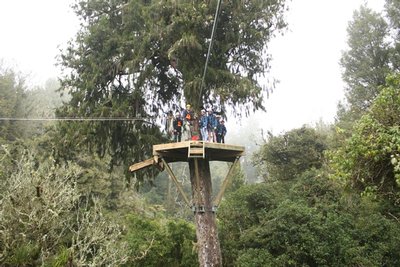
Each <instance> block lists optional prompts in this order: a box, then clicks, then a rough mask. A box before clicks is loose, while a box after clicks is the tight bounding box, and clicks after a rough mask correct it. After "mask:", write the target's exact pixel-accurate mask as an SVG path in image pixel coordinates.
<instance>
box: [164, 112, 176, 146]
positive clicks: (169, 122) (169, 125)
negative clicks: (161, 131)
mask: <svg viewBox="0 0 400 267" xmlns="http://www.w3.org/2000/svg"><path fill="white" fill-rule="evenodd" d="M174 120H175V118H174V113H173V112H172V110H170V111H169V112H168V115H167V119H166V121H165V132H166V133H167V137H168V139H169V140H174Z"/></svg>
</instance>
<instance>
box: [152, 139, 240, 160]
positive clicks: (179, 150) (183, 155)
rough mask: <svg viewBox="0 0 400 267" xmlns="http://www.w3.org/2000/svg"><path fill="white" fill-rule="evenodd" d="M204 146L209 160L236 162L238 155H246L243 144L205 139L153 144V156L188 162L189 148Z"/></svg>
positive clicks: (205, 155) (206, 157) (205, 156)
mask: <svg viewBox="0 0 400 267" xmlns="http://www.w3.org/2000/svg"><path fill="white" fill-rule="evenodd" d="M200 147H203V148H204V155H203V156H204V158H205V159H208V160H209V161H226V162H234V161H235V159H236V158H237V157H241V156H243V155H244V151H245V148H244V147H243V146H237V145H228V144H220V143H211V142H204V141H183V142H177V143H167V144H159V145H153V156H154V157H162V158H164V160H165V161H166V162H179V161H182V162H187V161H188V159H189V158H190V157H191V156H190V153H189V152H190V151H189V149H192V150H195V149H198V148H200Z"/></svg>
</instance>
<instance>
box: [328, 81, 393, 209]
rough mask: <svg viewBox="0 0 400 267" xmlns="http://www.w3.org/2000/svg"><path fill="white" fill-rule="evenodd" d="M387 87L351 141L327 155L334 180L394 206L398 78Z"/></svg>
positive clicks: (353, 134) (355, 129)
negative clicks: (379, 196) (385, 200)
mask: <svg viewBox="0 0 400 267" xmlns="http://www.w3.org/2000/svg"><path fill="white" fill-rule="evenodd" d="M387 83H388V85H387V87H385V88H383V90H382V91H381V93H380V94H379V95H378V97H377V98H376V100H375V101H374V103H373V105H372V106H371V109H370V110H369V111H368V112H367V114H366V115H364V116H363V117H362V118H361V119H360V120H359V121H358V122H357V123H356V124H355V126H354V130H353V132H352V135H351V137H350V138H349V139H348V140H347V141H346V143H345V144H344V145H343V146H342V147H340V148H338V149H337V150H335V151H332V152H330V154H329V155H330V159H331V167H332V169H333V171H334V174H333V175H334V176H335V178H336V179H341V180H342V181H343V182H345V183H347V184H349V185H350V186H351V187H353V188H357V189H360V190H362V191H364V193H365V194H372V195H375V194H379V195H381V196H383V197H384V198H386V199H389V200H391V202H392V203H398V201H399V197H400V196H399V185H400V183H399V182H400V180H399V177H400V173H399V165H398V161H399V151H400V128H399V125H400V119H399V118H400V97H399V77H398V76H390V77H389V78H388V80H387Z"/></svg>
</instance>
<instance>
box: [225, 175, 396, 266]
mask: <svg viewBox="0 0 400 267" xmlns="http://www.w3.org/2000/svg"><path fill="white" fill-rule="evenodd" d="M375 206H376V205H373V203H371V202H370V200H368V199H365V198H360V197H359V196H357V195H352V194H344V193H343V191H342V189H341V188H340V187H339V186H338V185H336V184H334V183H333V182H332V181H330V180H328V178H327V177H326V176H324V175H323V174H322V173H320V172H317V171H310V172H306V173H304V175H303V176H302V177H301V178H298V179H296V180H295V181H277V182H275V183H267V184H257V185H248V186H243V187H242V188H240V189H239V190H238V191H236V192H235V193H233V194H232V195H230V196H228V198H227V200H226V201H225V202H224V203H223V205H222V206H221V208H220V209H219V219H220V223H219V225H220V237H221V244H222V252H223V258H224V261H223V262H224V265H225V266H382V265H386V266H396V265H397V264H398V263H399V260H398V258H399V253H398V249H397V248H396V245H395V244H396V243H397V242H398V241H399V238H400V234H399V230H400V226H399V225H398V223H397V222H395V221H391V220H389V219H387V218H385V217H384V216H382V215H381V214H380V213H379V211H378V210H376V209H375V208H374V207H375Z"/></svg>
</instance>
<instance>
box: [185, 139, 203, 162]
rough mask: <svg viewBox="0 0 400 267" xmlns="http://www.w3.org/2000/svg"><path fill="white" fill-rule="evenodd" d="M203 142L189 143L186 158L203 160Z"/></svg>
mask: <svg viewBox="0 0 400 267" xmlns="http://www.w3.org/2000/svg"><path fill="white" fill-rule="evenodd" d="M205 154H206V153H205V146H204V142H190V144H189V147H188V158H203V159H204V158H205V156H206V155H205Z"/></svg>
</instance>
